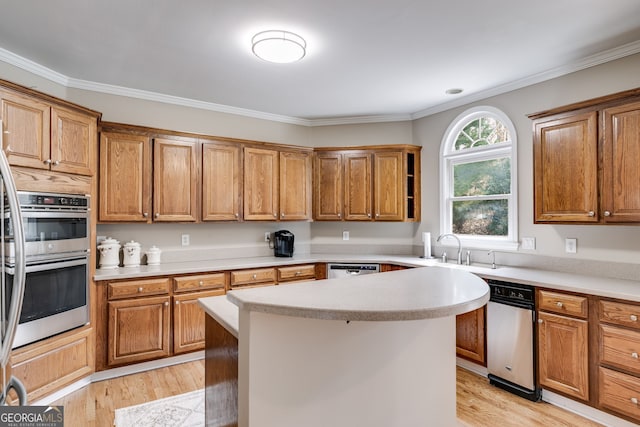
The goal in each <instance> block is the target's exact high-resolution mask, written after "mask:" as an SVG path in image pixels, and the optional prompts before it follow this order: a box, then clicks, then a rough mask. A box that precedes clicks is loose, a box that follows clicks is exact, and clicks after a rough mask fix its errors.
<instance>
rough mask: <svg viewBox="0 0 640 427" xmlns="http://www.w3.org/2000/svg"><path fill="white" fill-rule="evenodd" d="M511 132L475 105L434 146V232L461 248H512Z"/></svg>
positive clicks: (501, 119) (504, 121) (506, 122)
mask: <svg viewBox="0 0 640 427" xmlns="http://www.w3.org/2000/svg"><path fill="white" fill-rule="evenodd" d="M516 159H517V158H516V132H515V128H514V126H513V123H511V120H510V119H509V118H508V117H507V115H506V114H504V113H503V112H502V111H500V110H498V109H496V108H493V107H489V106H479V107H474V108H471V109H469V110H467V111H465V112H463V113H462V114H460V115H459V116H458V117H456V118H455V120H453V122H452V123H451V124H450V125H449V128H448V129H447V131H446V132H445V135H444V138H443V140H442V144H441V147H440V232H441V233H443V234H444V233H452V234H455V235H457V236H458V237H459V238H460V239H461V241H462V242H463V245H464V246H465V247H478V248H489V249H492V248H495V249H516V248H517V245H518V243H517V240H518V233H517V224H518V223H517V218H518V215H517V200H518V199H517V173H516V169H517V168H516V166H517V164H516Z"/></svg>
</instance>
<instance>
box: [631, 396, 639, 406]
mask: <svg viewBox="0 0 640 427" xmlns="http://www.w3.org/2000/svg"><path fill="white" fill-rule="evenodd" d="M631 403H633V404H634V405H637V404H638V398H637V397H632V398H631Z"/></svg>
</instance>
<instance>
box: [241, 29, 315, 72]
mask: <svg viewBox="0 0 640 427" xmlns="http://www.w3.org/2000/svg"><path fill="white" fill-rule="evenodd" d="M251 43H252V45H253V48H252V50H253V53H254V54H255V55H256V56H257V57H258V58H260V59H264V60H265V61H269V62H276V63H280V64H285V63H288V62H295V61H299V60H301V59H302V58H304V55H305V54H306V53H307V51H306V49H307V42H306V41H305V40H304V39H303V38H302V37H300V36H299V35H297V34H294V33H292V32H289V31H284V30H268V31H262V32H259V33H258V34H256V35H255V36H253V38H252V39H251Z"/></svg>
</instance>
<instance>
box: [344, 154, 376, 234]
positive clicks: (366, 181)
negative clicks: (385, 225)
mask: <svg viewBox="0 0 640 427" xmlns="http://www.w3.org/2000/svg"><path fill="white" fill-rule="evenodd" d="M344 176H345V179H344V194H345V201H344V211H345V212H344V219H346V220H359V221H367V220H371V219H372V215H371V209H372V206H371V184H372V183H371V155H370V154H369V153H368V152H364V151H363V152H345V154H344Z"/></svg>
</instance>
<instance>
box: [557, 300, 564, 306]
mask: <svg viewBox="0 0 640 427" xmlns="http://www.w3.org/2000/svg"><path fill="white" fill-rule="evenodd" d="M556 305H557V306H558V307H560V308H562V306H563V305H564V304H562V303H561V302H560V301H558V302H557V303H556Z"/></svg>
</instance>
